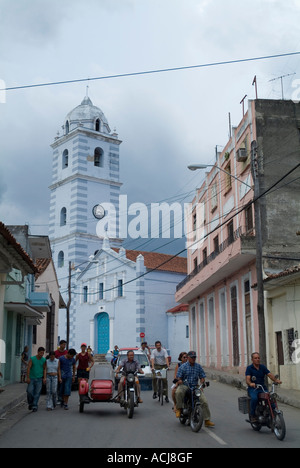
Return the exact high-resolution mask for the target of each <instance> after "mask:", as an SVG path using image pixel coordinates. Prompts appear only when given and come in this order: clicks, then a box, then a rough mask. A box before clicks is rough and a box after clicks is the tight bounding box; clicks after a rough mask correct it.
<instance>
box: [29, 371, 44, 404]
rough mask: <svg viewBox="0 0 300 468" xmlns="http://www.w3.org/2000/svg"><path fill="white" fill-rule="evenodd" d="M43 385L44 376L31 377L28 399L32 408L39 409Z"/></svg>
mask: <svg viewBox="0 0 300 468" xmlns="http://www.w3.org/2000/svg"><path fill="white" fill-rule="evenodd" d="M42 386H43V378H40V379H31V380H30V384H28V387H27V401H28V405H29V406H30V407H31V409H37V408H38V404H39V399H40V395H41V391H42Z"/></svg>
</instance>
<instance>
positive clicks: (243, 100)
mask: <svg viewBox="0 0 300 468" xmlns="http://www.w3.org/2000/svg"><path fill="white" fill-rule="evenodd" d="M246 97H247V94H245V96H244V97H243V99H242V100H241V102H240V104H243V117H244V115H245V99H246Z"/></svg>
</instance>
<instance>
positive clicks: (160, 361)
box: [151, 348, 168, 366]
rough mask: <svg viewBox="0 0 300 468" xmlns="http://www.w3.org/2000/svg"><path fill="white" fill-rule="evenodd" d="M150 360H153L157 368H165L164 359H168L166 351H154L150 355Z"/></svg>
mask: <svg viewBox="0 0 300 468" xmlns="http://www.w3.org/2000/svg"><path fill="white" fill-rule="evenodd" d="M151 359H154V364H157V365H159V366H165V365H166V364H167V361H166V359H168V353H167V350H166V349H164V348H161V350H160V351H157V349H154V350H153V351H152V354H151Z"/></svg>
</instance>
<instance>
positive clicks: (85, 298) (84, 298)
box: [83, 286, 89, 302]
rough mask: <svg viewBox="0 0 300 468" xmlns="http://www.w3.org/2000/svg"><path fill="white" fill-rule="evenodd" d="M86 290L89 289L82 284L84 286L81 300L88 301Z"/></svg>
mask: <svg viewBox="0 0 300 468" xmlns="http://www.w3.org/2000/svg"><path fill="white" fill-rule="evenodd" d="M88 291H89V288H88V287H87V286H84V288H83V302H87V301H88Z"/></svg>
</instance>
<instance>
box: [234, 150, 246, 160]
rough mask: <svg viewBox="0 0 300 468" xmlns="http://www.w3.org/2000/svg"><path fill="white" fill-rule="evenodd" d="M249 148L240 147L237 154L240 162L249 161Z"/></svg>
mask: <svg viewBox="0 0 300 468" xmlns="http://www.w3.org/2000/svg"><path fill="white" fill-rule="evenodd" d="M247 157H248V155H247V150H246V148H239V149H238V150H237V155H236V159H237V161H238V162H245V161H247Z"/></svg>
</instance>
